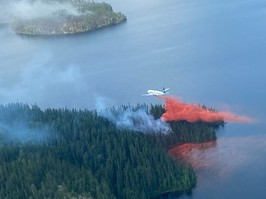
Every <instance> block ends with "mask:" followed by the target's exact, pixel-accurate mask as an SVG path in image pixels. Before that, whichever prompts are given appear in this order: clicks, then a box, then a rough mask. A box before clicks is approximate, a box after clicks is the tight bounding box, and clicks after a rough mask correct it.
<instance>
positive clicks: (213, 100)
mask: <svg viewBox="0 0 266 199" xmlns="http://www.w3.org/2000/svg"><path fill="white" fill-rule="evenodd" d="M107 2H109V3H111V4H112V5H113V8H114V10H116V11H121V12H123V13H125V14H126V15H127V17H128V21H127V22H126V23H125V24H121V25H118V26H115V27H111V28H107V29H104V30H99V31H96V32H93V33H88V34H80V35H76V36H69V37H56V38H29V37H22V36H18V35H16V34H14V33H13V32H12V31H11V30H10V29H9V28H8V27H7V26H0V69H1V70H0V103H8V102H14V101H19V102H25V103H29V104H34V103H37V104H38V105H39V106H41V107H42V108H46V107H71V108H72V107H74V108H95V107H96V105H97V102H99V101H103V102H104V103H106V105H115V106H116V105H120V104H128V103H131V104H136V103H161V102H160V101H158V99H153V98H149V97H142V94H143V93H145V92H146V90H147V89H151V88H152V89H161V88H162V87H164V86H166V87H170V88H171V90H170V91H171V93H172V94H173V95H177V96H180V97H181V98H182V99H183V100H184V101H187V102H191V103H200V104H205V105H207V106H211V107H214V108H216V109H218V110H230V111H232V112H235V113H237V114H240V115H246V116H249V117H252V118H255V119H256V120H257V121H258V122H256V123H254V124H232V123H229V124H227V125H226V127H225V129H224V130H221V131H220V132H219V134H218V136H219V139H218V145H217V147H216V148H212V149H209V150H207V152H206V151H204V153H206V154H205V155H206V157H211V159H212V161H211V162H213V167H212V168H211V170H212V171H213V172H204V171H198V172H199V174H198V175H199V179H198V185H197V187H196V188H195V189H194V190H193V193H192V195H190V196H183V197H181V198H193V199H203V198H206V199H208V198H210V199H213V198H264V197H265V196H266V190H265V189H264V188H265V183H266V172H265V166H266V158H265V157H266V156H265V155H266V151H265V150H264V148H265V147H266V143H264V142H263V140H266V136H265V133H266V125H265V119H266V116H265V115H266V114H265V113H264V112H265V110H266V105H265V101H266V93H265V86H266V78H265V74H266V67H265V65H266V56H265V55H266V39H265V35H266V2H265V1H263V0H230V1H229V0H225V1H218V0H206V1H204V2H201V1H197V0H190V1H187V0H168V1H163V0H147V1H141V0H136V1H134V2H125V1H122V0H108V1H107ZM219 140H220V142H219ZM232 140H235V143H237V144H234V142H233V141H232ZM256 141H258V142H259V143H260V144H256V143H257V142H256ZM232 151H234V153H232ZM251 152H252V153H251ZM237 157H243V158H242V159H241V158H240V159H241V161H240V160H238V159H237ZM203 160H204V159H203ZM234 162H238V164H234V166H232V167H230V165H231V164H233V163H234ZM224 165H229V170H230V172H226V174H225V175H224V176H223V175H220V174H219V175H218V174H217V173H220V172H218V171H220V167H224Z"/></svg>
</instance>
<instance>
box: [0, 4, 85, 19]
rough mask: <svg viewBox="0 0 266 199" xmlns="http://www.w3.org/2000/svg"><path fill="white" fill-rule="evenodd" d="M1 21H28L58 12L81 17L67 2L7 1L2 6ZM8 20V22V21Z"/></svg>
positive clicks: (0, 5) (0, 6)
mask: <svg viewBox="0 0 266 199" xmlns="http://www.w3.org/2000/svg"><path fill="white" fill-rule="evenodd" d="M0 8H1V10H2V11H1V13H0V21H5V22H8V21H10V20H12V19H21V20H28V19H33V18H39V17H45V16H53V14H55V13H56V12H58V11H62V12H64V13H65V14H68V15H79V14H80V13H79V11H78V10H77V9H76V8H74V7H73V6H72V5H71V3H68V2H66V1H64V2H62V3H60V2H57V1H46V2H45V1H41V0H36V1H32V0H17V1H7V2H5V3H1V4H0ZM7 20H8V21H7Z"/></svg>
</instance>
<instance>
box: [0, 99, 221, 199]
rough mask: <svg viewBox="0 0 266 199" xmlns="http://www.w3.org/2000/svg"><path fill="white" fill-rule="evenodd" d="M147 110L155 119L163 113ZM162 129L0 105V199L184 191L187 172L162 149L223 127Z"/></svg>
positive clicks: (93, 114) (86, 113)
mask: <svg viewBox="0 0 266 199" xmlns="http://www.w3.org/2000/svg"><path fill="white" fill-rule="evenodd" d="M145 107H148V106H145ZM127 108H128V107H120V108H118V109H127ZM113 109H115V108H113ZM137 109H138V108H136V109H134V108H132V110H137ZM146 111H147V112H149V114H151V115H153V117H154V118H155V119H158V118H159V117H160V116H161V115H162V113H163V112H164V109H163V107H162V106H161V105H152V106H150V107H148V108H146ZM169 125H170V127H171V131H170V132H169V133H164V134H163V133H147V132H137V131H133V130H130V129H127V128H118V127H117V125H115V124H114V123H113V122H111V121H110V120H108V119H106V118H105V117H102V116H101V115H100V114H98V112H97V111H93V110H75V109H50V108H49V109H45V110H42V109H40V108H39V107H38V106H37V105H33V106H28V105H26V104H20V103H15V104H9V105H1V106H0V182H1V183H0V198H1V199H2V198H3V199H4V198H7V199H9V198H10V199H11V198H20V199H24V198H32V199H33V198H60V199H61V198H152V197H155V196H158V195H160V194H163V193H168V192H185V191H189V190H191V188H193V186H195V184H196V176H195V173H194V171H193V169H192V168H191V167H189V166H188V165H183V164H182V163H181V162H179V161H178V160H174V159H172V158H171V157H170V156H169V155H168V153H167V149H168V147H170V146H173V145H175V144H180V143H183V142H190V141H192V142H200V141H208V140H213V139H215V130H216V129H217V128H218V127H219V126H221V125H223V122H222V121H221V122H217V123H204V122H198V123H188V122H185V121H179V122H171V123H169Z"/></svg>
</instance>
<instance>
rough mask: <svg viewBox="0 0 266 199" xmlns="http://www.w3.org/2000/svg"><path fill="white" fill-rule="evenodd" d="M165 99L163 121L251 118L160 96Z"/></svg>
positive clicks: (235, 120)
mask: <svg viewBox="0 0 266 199" xmlns="http://www.w3.org/2000/svg"><path fill="white" fill-rule="evenodd" d="M159 98H161V99H163V100H164V101H165V106H164V109H165V111H166V112H165V113H164V114H163V115H162V119H163V120H164V121H178V120H186V121H188V122H197V121H204V122H215V121H220V120H225V121H231V122H252V119H250V118H248V117H243V116H237V115H234V114H232V113H230V112H216V111H213V110H209V109H206V108H203V107H201V106H199V105H194V104H187V103H185V102H182V101H181V100H179V99H177V98H176V97H165V96H160V97H159Z"/></svg>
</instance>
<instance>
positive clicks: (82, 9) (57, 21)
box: [11, 0, 127, 35]
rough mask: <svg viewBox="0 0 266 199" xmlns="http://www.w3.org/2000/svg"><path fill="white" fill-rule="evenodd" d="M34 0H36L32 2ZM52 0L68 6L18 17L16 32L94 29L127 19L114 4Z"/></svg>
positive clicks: (78, 31) (56, 33) (35, 33)
mask: <svg viewBox="0 0 266 199" xmlns="http://www.w3.org/2000/svg"><path fill="white" fill-rule="evenodd" d="M34 2H35V0H33V1H32V2H31V3H34ZM44 2H45V1H44ZM52 2H53V3H54V2H58V3H60V4H66V5H67V6H66V8H65V9H62V8H60V9H59V8H58V9H57V10H56V11H54V12H53V13H49V14H48V15H45V16H38V15H37V16H34V17H33V18H30V19H28V18H27V19H24V18H23V17H22V18H16V19H14V20H13V21H12V23H11V28H12V29H13V30H14V31H15V32H16V33H18V34H25V35H61V34H73V33H80V32H87V31H93V30H96V29H100V28H104V27H107V26H111V25H115V24H119V23H122V22H125V21H126V20H127V18H126V16H125V15H124V14H122V13H120V12H113V9H112V7H111V5H109V4H107V3H96V2H94V1H91V2H90V1H86V0H57V1H52ZM46 3H49V1H47V2H46ZM50 3H51V1H50ZM69 7H70V8H69ZM69 10H71V11H69Z"/></svg>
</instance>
